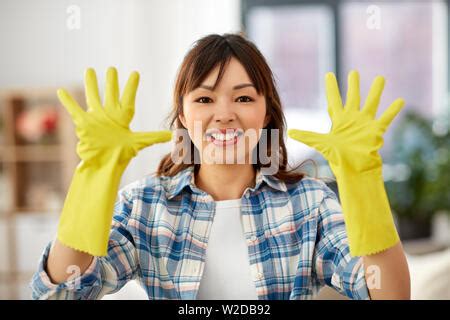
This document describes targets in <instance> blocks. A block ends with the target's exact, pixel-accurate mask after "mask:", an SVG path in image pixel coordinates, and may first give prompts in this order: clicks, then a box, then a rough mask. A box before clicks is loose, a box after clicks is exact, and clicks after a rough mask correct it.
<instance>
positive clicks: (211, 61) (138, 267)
mask: <svg viewBox="0 0 450 320" xmlns="http://www.w3.org/2000/svg"><path fill="white" fill-rule="evenodd" d="M85 82H86V97H87V105H88V109H87V111H84V110H82V109H81V107H80V106H79V105H78V104H77V103H76V102H75V101H74V100H73V99H72V98H71V97H70V95H69V94H68V93H67V92H66V91H64V90H60V91H58V96H59V98H60V100H61V102H62V104H63V105H64V106H65V107H66V109H67V110H68V112H69V113H70V114H71V116H72V118H73V120H74V123H75V125H76V130H77V135H78V137H79V138H80V142H79V145H78V147H77V152H78V154H79V156H80V158H81V160H82V161H81V162H80V164H79V165H78V167H77V169H76V171H75V174H74V177H73V180H72V183H71V186H70V188H69V192H68V195H67V198H66V201H65V203H64V208H63V211H62V214H61V218H60V223H59V228H58V235H57V239H55V241H53V242H52V243H50V244H49V245H48V246H47V248H46V249H45V251H44V254H43V257H42V259H41V261H40V264H39V270H38V271H37V272H36V274H35V275H34V277H33V280H32V283H31V287H32V290H33V298H35V299H38V298H39V299H44V298H48V299H61V298H63V299H64V298H65V299H99V298H101V297H102V296H103V295H105V294H108V293H113V292H116V291H117V290H119V289H120V288H121V287H122V286H123V285H125V283H126V282H127V281H129V280H131V279H137V280H138V281H139V282H140V284H141V286H142V287H143V288H144V289H145V291H146V293H147V294H148V297H149V299H260V300H263V299H308V298H311V297H313V295H314V294H315V293H316V292H317V291H318V289H320V288H321V287H322V286H324V285H328V286H330V287H332V288H334V289H335V290H337V291H338V292H340V293H342V294H344V295H346V296H348V297H349V298H351V299H391V298H392V299H409V294H410V293H409V291H410V288H409V272H408V267H407V264H406V260H405V256H404V253H403V250H402V247H401V243H400V241H399V239H398V235H397V232H396V230H395V226H394V224H393V221H392V215H391V213H390V210H389V203H388V202H387V197H386V194H385V191H384V184H383V180H382V175H381V164H382V162H381V158H380V156H379V155H378V152H377V150H378V149H379V148H380V147H381V145H382V134H383V133H384V131H385V130H386V128H387V126H388V125H389V123H390V122H391V121H392V119H393V118H394V117H395V115H396V114H397V113H398V112H399V111H400V109H401V108H402V106H403V101H402V100H396V101H395V102H394V103H393V104H392V105H391V106H390V107H389V108H388V110H387V111H386V112H385V113H384V114H383V116H382V117H381V118H380V119H378V120H375V119H374V116H375V113H376V108H377V106H378V101H379V97H380V95H381V91H382V87H383V84H384V81H383V79H382V78H381V77H379V78H377V79H376V80H375V82H374V85H373V86H372V89H371V91H370V93H369V97H368V99H367V100H366V103H365V105H364V108H363V109H362V110H359V102H360V101H359V80H358V75H357V73H356V72H352V73H350V76H349V91H348V95H347V101H346V105H345V108H344V107H343V105H342V102H341V98H340V95H339V91H338V87H337V83H336V79H335V77H334V75H332V74H327V76H326V85H327V98H328V112H329V114H330V117H331V119H332V122H333V126H332V129H331V132H330V133H329V134H327V135H324V134H317V133H312V132H305V131H300V130H295V129H291V130H289V136H290V137H291V138H293V139H296V140H298V141H303V142H304V143H306V144H308V145H310V146H313V147H315V148H316V149H317V150H318V151H320V152H321V153H322V154H323V155H324V156H325V157H326V158H327V159H328V161H329V162H330V166H331V168H332V170H333V172H334V173H335V175H336V178H337V182H338V187H339V191H340V195H341V200H342V207H343V208H342V209H341V207H340V204H339V202H338V200H337V197H336V195H335V194H334V193H333V191H332V190H331V189H330V188H328V187H327V185H326V184H325V183H324V182H322V181H320V180H318V179H315V178H311V177H307V176H306V175H305V174H302V173H299V172H293V171H292V170H291V171H289V170H288V168H287V152H286V147H285V144H284V130H285V119H284V115H283V112H282V108H281V102H280V98H279V95H278V93H277V90H276V87H275V83H274V80H273V76H272V73H271V70H270V68H269V66H268V65H267V63H266V61H265V59H264V57H263V56H262V55H261V53H260V52H259V51H258V49H257V48H256V47H255V45H254V44H253V43H251V42H250V41H249V40H247V39H245V38H244V37H243V36H240V35H235V34H225V35H209V36H206V37H204V38H202V39H200V40H198V41H197V42H196V44H195V45H194V46H193V48H191V50H190V51H189V52H188V53H187V55H186V56H185V58H184V61H183V63H182V65H181V67H180V69H179V72H178V75H177V81H176V84H175V90H174V101H173V112H172V114H171V123H170V125H171V128H172V129H176V131H177V137H178V138H184V139H181V140H180V139H176V144H175V148H174V151H173V152H172V153H170V154H169V155H167V156H165V157H164V158H163V159H162V161H161V163H160V165H159V167H158V170H157V172H156V173H155V174H153V175H148V176H146V177H144V178H143V179H141V180H139V181H136V182H134V183H132V184H129V185H127V186H125V187H124V188H123V189H121V190H120V191H119V193H118V200H117V202H115V199H116V195H117V190H118V185H119V182H120V178H121V175H122V173H123V171H124V170H125V168H126V166H127V165H128V163H129V161H130V160H131V159H132V158H133V157H134V156H135V155H136V154H137V152H138V151H139V150H141V149H142V148H144V147H146V146H149V145H152V144H154V143H162V142H167V141H169V140H170V139H171V136H172V135H171V132H170V131H159V132H149V133H134V132H131V131H130V129H129V123H130V121H131V119H132V118H133V115H134V100H135V93H136V88H137V84H138V74H137V73H132V75H131V76H130V79H129V80H128V83H127V85H126V87H125V90H124V93H123V95H122V97H121V98H119V94H118V92H119V89H118V84H117V83H118V81H117V72H116V71H115V69H114V68H110V69H109V70H108V74H107V86H106V97H105V102H104V105H102V104H101V102H100V98H99V95H98V89H97V80H96V77H95V72H94V71H93V70H92V69H89V70H88V71H87V72H86V80H85ZM174 124H175V128H174ZM183 129H187V134H183V133H186V131H183ZM178 133H181V134H179V135H178ZM247 133H250V134H248V135H247ZM252 134H253V135H252ZM255 135H256V139H252V137H255ZM261 151H263V152H261ZM264 154H266V155H268V157H269V161H266V160H267V159H265V161H262V156H261V155H264ZM274 164H275V165H274ZM274 167H275V168H276V170H275V171H274V170H272V169H273V168H274ZM114 204H115V206H114ZM111 218H112V226H111V224H110V222H111ZM213 221H214V223H213Z"/></svg>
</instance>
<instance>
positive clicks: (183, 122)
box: [178, 113, 187, 128]
mask: <svg viewBox="0 0 450 320" xmlns="http://www.w3.org/2000/svg"><path fill="white" fill-rule="evenodd" d="M178 119H179V120H180V122H181V124H182V125H183V127H185V128H187V127H186V119H185V118H184V115H182V114H181V113H180V114H179V115H178Z"/></svg>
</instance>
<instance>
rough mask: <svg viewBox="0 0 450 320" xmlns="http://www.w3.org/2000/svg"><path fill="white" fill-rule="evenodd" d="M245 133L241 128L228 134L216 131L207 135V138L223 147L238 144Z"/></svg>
mask: <svg viewBox="0 0 450 320" xmlns="http://www.w3.org/2000/svg"><path fill="white" fill-rule="evenodd" d="M242 135H243V133H242V132H241V131H239V130H236V131H234V132H229V133H226V134H223V133H219V132H214V133H210V134H207V135H206V140H207V141H209V142H212V143H213V144H214V145H216V146H219V147H223V146H230V145H235V144H237V142H238V140H239V138H240V137H241V136H242Z"/></svg>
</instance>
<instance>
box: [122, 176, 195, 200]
mask: <svg viewBox="0 0 450 320" xmlns="http://www.w3.org/2000/svg"><path fill="white" fill-rule="evenodd" d="M190 172H191V170H183V171H181V172H179V173H178V174H176V175H174V176H159V175H157V174H156V173H155V172H153V173H149V174H147V175H145V176H143V177H141V178H139V179H137V180H135V181H133V182H131V183H128V184H126V185H125V186H124V187H122V188H121V190H120V191H119V193H123V194H124V195H126V196H128V197H131V198H136V197H139V198H140V199H144V198H145V200H147V201H149V200H151V199H152V198H156V199H158V200H163V199H165V198H166V197H170V195H171V194H172V193H174V192H175V191H176V188H178V187H179V186H180V185H181V184H183V183H184V180H186V179H189V177H190Z"/></svg>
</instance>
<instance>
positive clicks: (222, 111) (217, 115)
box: [214, 103, 236, 123]
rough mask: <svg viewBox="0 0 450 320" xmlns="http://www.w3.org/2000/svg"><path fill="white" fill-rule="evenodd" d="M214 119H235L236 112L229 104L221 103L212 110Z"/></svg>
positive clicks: (228, 120)
mask: <svg viewBox="0 0 450 320" xmlns="http://www.w3.org/2000/svg"><path fill="white" fill-rule="evenodd" d="M214 119H215V121H216V122H224V123H228V122H230V121H234V120H236V114H235V113H234V111H233V110H232V108H231V106H230V105H228V104H226V103H222V104H220V105H218V106H217V108H216V110H214Z"/></svg>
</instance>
